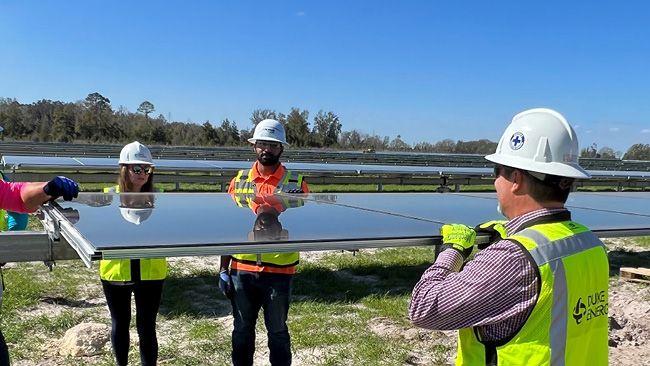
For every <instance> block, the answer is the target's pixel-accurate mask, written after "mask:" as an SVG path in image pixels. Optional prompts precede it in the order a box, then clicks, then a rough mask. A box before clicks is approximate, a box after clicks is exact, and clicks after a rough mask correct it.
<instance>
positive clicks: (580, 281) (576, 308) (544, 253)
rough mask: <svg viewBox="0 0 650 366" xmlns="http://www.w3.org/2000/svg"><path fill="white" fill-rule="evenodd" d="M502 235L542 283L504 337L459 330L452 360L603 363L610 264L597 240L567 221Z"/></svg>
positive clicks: (470, 362)
mask: <svg viewBox="0 0 650 366" xmlns="http://www.w3.org/2000/svg"><path fill="white" fill-rule="evenodd" d="M506 239H510V240H513V241H515V242H517V243H519V244H520V245H521V246H522V247H523V248H524V249H526V250H527V251H528V253H530V256H531V258H532V260H533V261H535V263H536V264H537V267H538V269H539V275H540V278H541V288H540V289H539V295H538V297H537V302H536V303H535V306H534V308H533V310H532V312H531V314H530V315H529V317H528V319H527V320H526V323H525V324H524V325H523V326H522V328H521V329H519V331H518V332H517V333H516V334H515V335H514V336H513V337H512V338H511V339H506V340H504V341H503V342H481V341H480V340H479V339H478V334H479V331H478V328H465V329H461V330H460V332H459V339H458V357H457V359H456V364H457V365H485V364H492V362H494V361H496V364H497V365H589V366H597V365H607V361H608V346H607V343H608V339H607V332H608V322H607V307H608V295H607V290H608V282H609V265H608V261H607V253H606V250H605V247H604V245H603V244H602V242H601V241H600V240H599V239H598V238H597V237H596V236H595V235H594V234H593V233H592V232H591V231H589V230H588V229H587V228H586V227H584V226H582V225H580V224H577V223H575V222H571V221H565V222H559V223H549V224H539V225H534V226H532V227H530V228H527V229H524V230H522V231H521V232H519V233H517V234H515V235H513V236H510V237H508V238H506Z"/></svg>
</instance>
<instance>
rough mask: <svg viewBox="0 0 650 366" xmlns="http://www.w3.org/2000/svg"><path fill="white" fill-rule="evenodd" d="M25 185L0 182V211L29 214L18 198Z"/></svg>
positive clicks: (21, 200)
mask: <svg viewBox="0 0 650 366" xmlns="http://www.w3.org/2000/svg"><path fill="white" fill-rule="evenodd" d="M25 184H26V183H25V182H5V181H4V180H0V209H5V210H7V211H13V212H29V211H28V210H27V209H26V208H25V204H24V203H23V199H22V198H21V197H20V191H22V189H23V187H24V186H25Z"/></svg>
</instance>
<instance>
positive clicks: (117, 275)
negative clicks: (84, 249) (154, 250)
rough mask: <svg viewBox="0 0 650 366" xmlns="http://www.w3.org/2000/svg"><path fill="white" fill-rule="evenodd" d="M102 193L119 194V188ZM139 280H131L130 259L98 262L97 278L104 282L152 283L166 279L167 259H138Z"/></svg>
mask: <svg viewBox="0 0 650 366" xmlns="http://www.w3.org/2000/svg"><path fill="white" fill-rule="evenodd" d="M104 193H120V186H113V187H106V188H104ZM139 261H140V278H135V279H133V278H131V260H130V259H102V260H101V261H99V277H100V278H101V279H102V280H105V281H116V282H127V281H137V280H143V281H152V280H164V279H165V278H166V277H167V259H165V258H148V259H140V260H139Z"/></svg>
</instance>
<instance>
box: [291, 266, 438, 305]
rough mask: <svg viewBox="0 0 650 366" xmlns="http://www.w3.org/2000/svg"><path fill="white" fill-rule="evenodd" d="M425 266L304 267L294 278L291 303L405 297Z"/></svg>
mask: <svg viewBox="0 0 650 366" xmlns="http://www.w3.org/2000/svg"><path fill="white" fill-rule="evenodd" d="M428 266H429V265H414V266H403V265H394V266H386V265H379V264H372V265H363V266H350V267H345V268H342V269H339V270H330V269H327V268H323V267H317V266H309V265H307V266H305V267H303V268H302V269H301V270H300V272H298V273H297V274H296V277H295V279H294V287H293V295H294V297H295V299H294V301H319V302H340V301H350V302H355V301H358V300H360V299H363V298H365V297H368V296H372V295H380V296H386V295H389V296H403V295H409V294H410V293H411V290H412V289H413V286H415V284H416V283H417V281H418V280H419V279H420V277H421V276H422V273H423V272H424V271H425V270H426V269H427V268H428Z"/></svg>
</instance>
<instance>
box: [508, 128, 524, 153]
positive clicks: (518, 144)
mask: <svg viewBox="0 0 650 366" xmlns="http://www.w3.org/2000/svg"><path fill="white" fill-rule="evenodd" d="M525 140H526V138H525V137H524V134H523V133H521V132H515V133H514V134H512V137H510V148H511V149H513V150H519V149H521V148H522V146H524V141H525Z"/></svg>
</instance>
